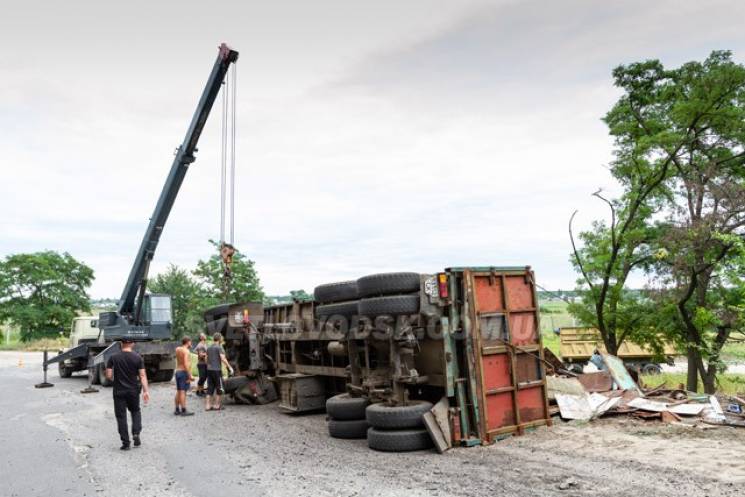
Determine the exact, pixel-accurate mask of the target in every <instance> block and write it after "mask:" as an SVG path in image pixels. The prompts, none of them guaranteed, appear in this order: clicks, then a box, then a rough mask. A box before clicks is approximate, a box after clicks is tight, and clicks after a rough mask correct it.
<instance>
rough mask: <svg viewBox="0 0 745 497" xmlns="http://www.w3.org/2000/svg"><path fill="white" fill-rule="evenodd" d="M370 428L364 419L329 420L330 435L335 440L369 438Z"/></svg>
mask: <svg viewBox="0 0 745 497" xmlns="http://www.w3.org/2000/svg"><path fill="white" fill-rule="evenodd" d="M368 428H369V426H368V425H367V421H365V420H364V419H352V420H347V421H343V420H339V419H329V435H331V436H332V437H334V438H367V429H368Z"/></svg>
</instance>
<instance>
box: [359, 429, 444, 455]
mask: <svg viewBox="0 0 745 497" xmlns="http://www.w3.org/2000/svg"><path fill="white" fill-rule="evenodd" d="M367 445H368V447H370V448H371V449H375V450H381V451H384V452H409V451H412V450H423V449H429V448H431V447H432V439H431V438H430V437H429V433H428V432H427V430H426V429H424V428H419V429H413V430H379V429H377V428H370V429H369V430H367Z"/></svg>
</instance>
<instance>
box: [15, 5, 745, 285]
mask: <svg viewBox="0 0 745 497" xmlns="http://www.w3.org/2000/svg"><path fill="white" fill-rule="evenodd" d="M174 5H175V4H171V5H168V4H162V3H160V2H159V3H157V4H152V3H147V4H143V3H130V4H127V7H116V9H115V10H112V7H110V6H109V7H106V6H103V5H101V4H99V3H88V4H86V6H85V8H81V10H80V11H79V12H72V13H71V12H67V10H60V11H58V12H54V11H52V10H49V9H47V10H45V11H44V13H42V14H39V12H41V11H40V10H39V6H38V5H36V4H34V3H33V2H30V3H28V4H27V3H24V4H23V5H18V6H16V7H15V14H14V16H12V17H14V19H13V21H14V22H13V24H12V25H11V26H2V25H0V28H6V29H0V64H2V65H3V67H4V73H3V79H2V80H0V95H1V97H0V129H2V130H3V133H1V134H0V149H2V150H3V155H2V157H1V158H0V179H1V180H2V183H1V184H2V187H1V188H2V190H1V193H2V195H1V196H0V211H2V213H3V218H2V221H0V223H1V225H0V229H1V233H2V235H0V255H5V254H8V253H12V252H18V251H32V250H40V249H45V248H50V249H56V250H67V251H69V252H71V253H72V254H73V255H75V256H76V257H78V258H80V259H82V260H84V261H86V262H87V263H89V264H91V265H92V266H93V267H94V269H95V270H96V274H97V280H96V283H95V285H94V287H93V289H92V293H93V295H94V296H98V297H103V296H107V297H117V296H118V295H119V294H120V292H121V286H122V285H123V284H124V282H125V279H126V276H127V273H128V271H129V265H130V264H131V261H132V259H133V258H134V254H135V251H136V250H137V248H138V247H139V244H140V241H141V237H142V233H143V232H144V229H145V226H146V223H147V219H148V217H149V216H150V214H151V212H152V209H153V206H154V204H155V200H156V198H157V195H158V194H159V192H160V188H161V186H162V182H163V180H164V179H165V176H166V174H167V169H168V167H169V165H170V163H171V160H172V156H171V153H172V151H173V149H174V147H175V146H176V145H177V144H178V143H179V142H180V141H181V139H182V137H183V133H184V130H185V128H186V125H187V123H188V120H189V119H190V117H191V113H192V111H193V108H194V105H195V103H196V99H197V96H198V94H199V92H200V91H201V89H202V86H203V84H204V80H205V78H206V76H207V72H208V70H209V68H210V64H211V63H212V61H213V58H214V56H215V53H216V45H217V43H218V42H219V41H221V39H227V40H229V41H230V42H231V44H232V45H233V46H234V47H235V48H237V49H238V50H240V51H241V57H240V62H239V85H240V87H239V90H238V96H239V134H240V139H239V143H238V153H239V156H238V158H239V171H238V175H239V176H238V192H239V198H238V201H237V213H238V220H237V223H236V233H237V237H238V239H237V241H236V242H237V245H238V246H239V248H241V249H242V250H243V251H244V252H245V253H246V254H248V256H249V257H251V258H252V259H254V260H255V261H256V263H257V268H258V270H259V274H260V276H261V278H262V284H263V285H264V287H265V289H266V290H267V291H268V292H270V293H273V294H277V293H285V292H287V291H288V290H290V289H296V288H304V289H306V290H312V288H313V286H315V285H317V284H319V283H323V282H327V281H333V280H337V279H346V278H353V277H357V276H360V275H362V274H366V273H370V272H376V271H388V270H407V269H408V270H417V271H436V270H438V269H441V268H442V267H445V266H452V265H463V264H494V265H506V264H530V265H532V266H534V267H535V268H536V271H537V275H538V278H539V280H540V282H541V283H543V284H544V285H546V286H550V287H562V288H567V287H569V286H571V285H572V284H573V281H574V275H573V273H572V271H571V268H570V267H569V264H568V262H567V260H568V253H569V244H568V238H567V234H566V223H567V221H568V218H569V215H570V214H571V212H572V211H573V210H574V209H580V217H579V221H580V224H581V225H583V226H587V225H588V224H589V221H590V220H591V219H593V218H596V217H599V216H602V215H603V214H604V212H603V210H602V206H601V205H600V204H599V203H598V202H597V201H594V200H593V199H592V198H591V197H590V193H592V192H593V191H595V190H596V189H597V188H598V187H604V188H606V189H613V188H614V184H613V182H612V180H611V179H610V177H609V175H608V174H607V173H606V171H605V170H604V169H603V168H602V165H603V164H605V163H607V162H608V160H609V158H610V151H611V142H610V140H609V138H608V137H607V133H606V130H605V127H604V125H603V124H602V123H601V122H600V120H599V119H600V117H601V116H602V115H603V114H604V113H605V112H606V111H607V110H608V108H609V107H610V105H612V103H613V101H614V99H615V98H616V96H617V93H616V90H615V89H613V88H612V85H611V83H612V81H611V78H610V70H611V68H612V67H613V66H615V65H617V64H618V63H621V62H628V61H633V60H637V59H641V58H652V57H661V58H662V59H663V60H664V61H665V62H666V63H668V62H669V63H673V64H677V63H679V62H681V61H684V60H688V59H692V58H701V57H703V56H705V55H706V54H707V53H708V52H709V51H710V50H712V49H717V48H733V49H736V50H737V49H740V48H741V47H742V42H741V41H740V40H739V37H738V36H739V35H738V33H739V31H738V30H739V26H738V25H737V23H736V22H733V21H731V19H737V18H739V16H738V15H735V14H737V13H739V12H740V11H741V10H743V7H740V4H738V3H734V2H718V3H716V4H715V5H714V7H713V8H710V7H709V6H707V7H706V8H705V7H704V6H703V4H701V5H700V4H699V3H695V2H658V3H655V4H654V5H652V6H650V5H647V4H646V3H643V2H624V3H616V2H613V3H608V2H606V3H598V2H587V1H570V2H561V3H557V2H552V3H545V2H535V1H528V2H486V1H478V0H473V1H469V2H437V3H433V2H428V1H426V2H425V1H417V2H406V3H401V2H368V3H364V4H361V3H356V2H307V3H306V2H302V3H298V2H295V3H292V4H289V3H282V2H279V3H275V2H273V3H271V4H270V3H267V2H253V3H247V4H236V5H234V6H233V7H232V8H228V11H229V13H230V15H226V14H225V10H224V9H216V8H205V7H202V6H201V4H198V3H184V4H182V3H179V4H178V6H179V7H180V8H179V9H174V8H173V7H174ZM290 6H291V7H292V8H290ZM143 12H147V15H145V16H143V15H142V13H143ZM6 19H7V18H6ZM2 22H3V21H0V23H2ZM671 24H674V25H675V27H676V29H677V30H678V31H681V32H682V31H686V33H687V34H686V36H685V37H671V36H670V25H671ZM712 25H716V26H717V29H716V30H713V29H709V28H708V27H710V26H712ZM20 40H23V43H24V45H23V46H21V45H20ZM736 55H738V54H736ZM215 111H216V113H215V114H213V117H212V119H211V121H210V122H208V125H207V128H206V129H205V135H204V136H203V139H202V141H201V142H200V147H199V148H200V151H199V153H198V159H197V162H196V163H195V164H194V165H193V166H192V168H191V170H190V171H189V173H188V175H187V177H186V180H185V182H184V185H183V187H182V191H181V193H180V195H179V198H178V200H177V202H176V205H175V207H174V209H173V211H172V214H171V218H170V220H169V223H168V226H167V227H166V230H165V232H164V235H163V237H162V241H161V245H160V247H159V250H158V253H157V255H156V260H155V261H154V264H153V268H152V271H153V272H157V271H159V270H162V269H163V268H165V266H166V265H167V264H168V263H169V262H173V263H176V264H179V265H182V266H185V267H191V266H193V265H194V263H195V262H196V260H197V259H198V258H204V257H206V256H208V255H209V250H210V247H209V245H208V244H207V243H206V240H207V239H208V238H214V237H216V236H217V235H218V200H219V197H218V192H219V189H218V167H217V150H218V140H217V139H218V127H217V123H218V119H216V118H215V116H217V115H218V114H217V111H218V109H215Z"/></svg>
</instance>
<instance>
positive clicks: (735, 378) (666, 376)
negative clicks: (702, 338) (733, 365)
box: [642, 373, 745, 395]
mask: <svg viewBox="0 0 745 497" xmlns="http://www.w3.org/2000/svg"><path fill="white" fill-rule="evenodd" d="M642 381H643V382H644V385H645V386H646V387H647V388H655V387H658V386H660V385H662V384H663V383H664V384H665V385H666V386H667V387H668V388H678V387H679V386H680V385H683V387H684V388H683V390H685V383H686V373H662V374H656V375H642ZM717 383H718V385H717V391H718V392H720V393H724V394H727V395H737V394H741V393H743V392H745V374H736V373H724V374H720V375H719V376H717ZM697 390H698V391H699V392H703V391H704V387H703V385H702V384H701V382H700V381H699V385H698V389H697Z"/></svg>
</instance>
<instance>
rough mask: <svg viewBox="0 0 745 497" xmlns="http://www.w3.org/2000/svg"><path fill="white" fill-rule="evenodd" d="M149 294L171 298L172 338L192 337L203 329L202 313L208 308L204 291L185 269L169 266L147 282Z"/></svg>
mask: <svg viewBox="0 0 745 497" xmlns="http://www.w3.org/2000/svg"><path fill="white" fill-rule="evenodd" d="M148 288H149V290H150V292H151V293H165V294H167V295H170V296H171V302H172V310H173V318H172V319H173V336H174V338H178V337H181V336H184V335H194V334H196V333H199V332H200V331H201V329H202V328H203V324H204V320H203V318H202V312H203V311H204V310H205V308H206V307H208V299H207V296H206V294H205V291H204V289H203V288H202V287H201V286H200V285H199V283H197V282H196V281H194V278H193V277H192V275H191V274H190V273H189V271H187V270H185V269H181V268H179V267H178V266H175V265H173V264H170V265H169V266H168V269H166V271H165V272H164V273H161V274H158V275H157V276H156V277H155V278H153V279H151V280H150V281H149V282H148Z"/></svg>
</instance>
